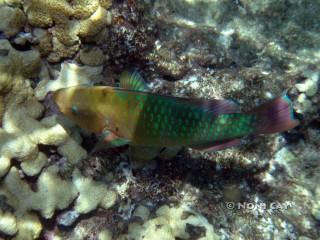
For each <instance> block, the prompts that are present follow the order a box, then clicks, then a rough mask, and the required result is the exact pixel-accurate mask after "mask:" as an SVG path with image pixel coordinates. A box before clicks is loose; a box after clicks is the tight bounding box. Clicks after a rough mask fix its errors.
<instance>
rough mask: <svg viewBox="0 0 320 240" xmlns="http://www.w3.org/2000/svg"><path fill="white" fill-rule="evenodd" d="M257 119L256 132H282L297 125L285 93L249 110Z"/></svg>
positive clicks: (290, 103) (297, 122)
mask: <svg viewBox="0 0 320 240" xmlns="http://www.w3.org/2000/svg"><path fill="white" fill-rule="evenodd" d="M250 114H254V115H255V116H256V117H257V119H258V120H259V121H258V122H259V123H258V125H257V129H256V134H269V133H276V132H284V131H287V130H289V129H292V128H294V127H296V126H297V125H299V121H298V120H297V119H295V118H294V114H293V109H292V102H291V101H290V99H289V97H288V96H287V95H283V96H280V97H277V98H275V99H273V100H271V101H269V102H267V103H264V104H262V105H261V106H259V107H257V108H255V109H253V110H252V111H250Z"/></svg>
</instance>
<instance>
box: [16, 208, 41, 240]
mask: <svg viewBox="0 0 320 240" xmlns="http://www.w3.org/2000/svg"><path fill="white" fill-rule="evenodd" d="M17 228H18V233H17V235H16V236H15V237H14V239H17V240H20V239H26V240H29V239H30V240H31V239H38V238H39V236H40V233H41V230H42V225H41V222H40V221H39V219H38V217H37V215H35V214H32V213H30V214H26V215H23V216H20V217H19V218H17Z"/></svg>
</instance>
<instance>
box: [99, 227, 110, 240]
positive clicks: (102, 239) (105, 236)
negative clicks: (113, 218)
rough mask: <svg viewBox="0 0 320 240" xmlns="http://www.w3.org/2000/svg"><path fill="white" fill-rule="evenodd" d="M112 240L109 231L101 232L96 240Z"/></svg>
mask: <svg viewBox="0 0 320 240" xmlns="http://www.w3.org/2000/svg"><path fill="white" fill-rule="evenodd" d="M111 239H112V234H111V232H110V231H109V230H107V229H106V230H102V231H101V232H99V234H98V240H111Z"/></svg>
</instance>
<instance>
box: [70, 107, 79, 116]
mask: <svg viewBox="0 0 320 240" xmlns="http://www.w3.org/2000/svg"><path fill="white" fill-rule="evenodd" d="M71 112H72V113H73V114H75V115H77V114H79V110H78V108H77V106H75V105H72V106H71Z"/></svg>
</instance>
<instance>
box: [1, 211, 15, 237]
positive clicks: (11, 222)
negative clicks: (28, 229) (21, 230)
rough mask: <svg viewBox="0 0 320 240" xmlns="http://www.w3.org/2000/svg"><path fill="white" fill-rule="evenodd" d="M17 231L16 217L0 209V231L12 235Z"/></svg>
mask: <svg viewBox="0 0 320 240" xmlns="http://www.w3.org/2000/svg"><path fill="white" fill-rule="evenodd" d="M17 231H18V229H17V222H16V218H15V216H14V215H13V214H11V213H9V212H2V211H1V210H0V232H2V233H4V234H6V235H9V236H12V235H14V234H15V233H16V232H17Z"/></svg>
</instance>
